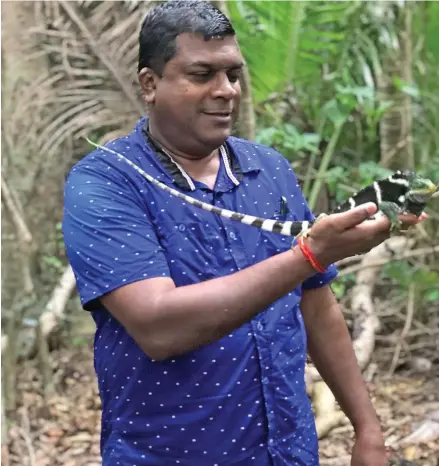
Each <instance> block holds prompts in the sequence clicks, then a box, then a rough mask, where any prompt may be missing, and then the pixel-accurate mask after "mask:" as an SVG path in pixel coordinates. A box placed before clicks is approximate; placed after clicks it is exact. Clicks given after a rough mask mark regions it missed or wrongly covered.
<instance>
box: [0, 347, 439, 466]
mask: <svg viewBox="0 0 439 466" xmlns="http://www.w3.org/2000/svg"><path fill="white" fill-rule="evenodd" d="M51 362H52V369H53V374H54V376H53V384H52V392H51V393H50V394H47V395H46V396H44V391H43V384H42V377H41V374H40V371H39V369H38V365H37V361H36V360H33V361H24V362H23V363H21V365H20V367H19V372H18V373H19V376H18V409H17V410H16V413H15V419H14V422H12V423H11V424H10V428H9V431H8V449H7V450H6V449H5V450H4V451H3V452H2V453H3V454H4V453H5V452H6V451H7V456H8V463H9V466H100V465H101V459H100V451H99V432H100V407H101V402H100V399H99V395H98V390H97V384H96V378H95V374H94V368H93V357H92V350H91V347H90V345H87V344H84V345H78V346H72V347H71V348H69V349H66V348H64V349H61V350H57V351H54V352H52V353H51ZM381 372H382V373H381ZM381 372H380V368H379V365H378V368H377V370H376V372H375V375H374V377H373V381H372V382H370V383H369V384H368V387H369V390H370V393H371V396H372V399H373V403H374V405H375V408H376V409H377V412H378V414H379V416H380V419H381V421H382V425H383V428H384V432H385V435H386V439H387V441H388V442H392V441H395V440H396V441H397V440H399V439H401V438H403V437H405V436H407V435H409V434H410V433H411V432H413V430H414V429H415V428H416V426H417V423H422V422H423V421H425V420H426V418H427V417H428V414H429V413H432V412H439V368H435V369H434V370H433V371H430V372H429V373H428V376H427V375H424V376H413V375H412V376H409V375H407V374H406V375H404V374H401V373H398V374H395V375H393V376H392V377H391V378H387V377H385V375H384V370H382V371H381ZM438 421H439V419H438ZM438 437H439V434H438V436H437V437H436V440H434V441H430V442H427V443H421V444H413V445H409V446H406V447H405V448H402V447H400V448H398V449H397V450H396V453H397V454H398V455H400V457H401V458H402V457H405V458H406V459H411V460H413V461H416V463H415V464H417V465H420V466H438V465H439V462H438V461H439V460H438V458H439V438H438ZM352 445H353V431H352V428H351V426H350V425H345V426H341V427H338V428H336V429H334V430H333V431H332V432H331V433H330V434H329V436H327V437H326V438H323V439H321V440H320V454H321V466H349V465H350V460H349V458H350V457H349V452H350V449H351V448H352ZM2 464H3V465H6V464H7V463H6V462H4V461H2ZM399 464H400V465H401V466H402V465H405V464H411V463H404V462H401V463H399Z"/></svg>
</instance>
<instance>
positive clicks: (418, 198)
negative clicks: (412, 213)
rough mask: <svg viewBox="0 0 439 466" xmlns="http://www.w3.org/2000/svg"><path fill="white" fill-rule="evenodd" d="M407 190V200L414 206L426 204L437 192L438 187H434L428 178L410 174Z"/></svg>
mask: <svg viewBox="0 0 439 466" xmlns="http://www.w3.org/2000/svg"><path fill="white" fill-rule="evenodd" d="M408 180H409V189H408V191H407V194H406V197H407V200H408V201H410V202H413V203H415V204H426V203H427V202H428V201H429V200H430V198H431V197H432V196H433V194H434V193H435V192H436V191H437V190H438V185H435V184H434V183H433V182H432V181H431V180H429V179H428V178H423V177H422V176H419V175H418V174H416V173H412V175H411V176H409V177H408Z"/></svg>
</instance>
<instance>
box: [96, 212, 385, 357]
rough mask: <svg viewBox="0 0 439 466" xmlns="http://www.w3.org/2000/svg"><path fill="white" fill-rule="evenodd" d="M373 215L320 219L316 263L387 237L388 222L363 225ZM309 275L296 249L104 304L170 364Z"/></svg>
mask: <svg viewBox="0 0 439 466" xmlns="http://www.w3.org/2000/svg"><path fill="white" fill-rule="evenodd" d="M370 209H371V210H370ZM375 210H376V207H375V206H374V205H369V210H368V209H367V206H363V207H359V208H357V209H355V210H351V211H349V212H344V213H342V214H335V215H331V216H328V217H326V218H324V219H322V220H321V221H319V222H317V223H316V224H315V225H314V226H313V227H312V230H311V234H312V241H311V240H310V244H311V248H312V249H315V251H318V255H317V258H318V259H319V260H320V262H321V263H322V264H323V265H329V264H330V263H333V262H335V261H336V260H338V259H340V258H342V257H346V256H349V255H354V254H357V253H359V252H361V251H364V250H369V249H370V248H372V247H374V246H376V245H377V244H379V243H380V242H382V241H383V240H384V239H385V238H387V236H388V229H389V223H388V220H387V219H385V218H381V219H378V220H375V221H369V222H363V221H364V220H365V219H366V218H367V217H368V216H370V215H371V213H373V212H374V211H375ZM219 253H220V252H219ZM314 273H315V271H314V270H313V269H312V268H311V266H310V264H309V263H308V262H307V261H306V260H305V259H304V257H303V255H302V253H301V252H300V250H299V249H298V248H294V250H289V251H286V252H284V253H281V254H278V255H276V256H274V257H271V258H268V259H266V260H264V261H262V262H260V263H258V264H255V265H253V266H251V267H248V268H246V269H244V270H240V271H239V272H236V273H234V274H231V275H228V276H225V277H220V278H215V279H212V280H208V281H205V282H202V283H197V284H193V285H188V286H182V287H175V285H174V283H173V281H172V280H171V279H170V278H153V279H148V280H141V281H137V282H133V283H131V284H129V285H126V286H122V287H119V288H117V289H115V290H114V291H112V292H110V293H108V294H106V295H105V296H103V297H101V301H102V303H103V304H104V306H105V307H106V308H107V309H108V310H109V312H110V313H112V314H113V315H114V316H115V318H116V319H118V320H119V321H120V323H121V324H122V325H123V326H124V327H125V328H126V329H127V332H128V333H130V334H131V336H132V337H133V338H134V339H135V340H136V342H137V343H138V345H139V346H140V347H141V348H142V349H143V350H144V351H145V353H147V354H148V355H149V356H150V357H152V358H153V359H167V358H169V357H172V356H174V355H178V354H182V353H185V352H187V351H191V350H193V349H195V348H198V347H200V346H203V345H206V344H208V343H211V342H212V341H215V340H218V339H220V338H222V337H223V336H225V335H227V334H228V333H230V332H231V331H233V330H235V329H236V328H238V327H240V326H241V325H242V324H244V323H245V322H247V321H249V320H250V319H251V318H253V317H254V316H255V315H256V314H258V313H259V312H261V311H263V310H264V309H266V308H267V307H268V306H269V305H270V304H271V303H273V302H274V301H276V300H277V299H279V298H280V297H281V296H283V295H285V294H286V293H288V292H289V291H291V290H293V289H294V288H296V287H297V286H298V285H300V284H301V283H302V282H303V281H304V280H305V279H306V278H308V277H310V276H311V275H313V274H314Z"/></svg>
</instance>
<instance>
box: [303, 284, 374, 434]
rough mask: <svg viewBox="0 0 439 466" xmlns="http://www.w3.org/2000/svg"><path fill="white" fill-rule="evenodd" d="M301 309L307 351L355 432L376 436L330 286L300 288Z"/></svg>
mask: <svg viewBox="0 0 439 466" xmlns="http://www.w3.org/2000/svg"><path fill="white" fill-rule="evenodd" d="M301 310H302V315H303V320H304V322H305V327H306V332H307V337H308V350H309V354H310V356H311V358H312V360H313V362H314V364H315V366H316V368H317V370H318V371H319V372H320V374H321V376H322V378H323V379H324V381H325V382H326V383H327V384H328V386H329V388H330V389H331V391H332V392H333V393H334V396H335V398H336V399H337V401H338V402H339V404H340V406H341V408H342V409H343V411H344V412H345V414H346V415H347V416H348V418H349V419H350V421H351V422H352V425H353V427H354V429H355V432H356V433H357V435H358V434H361V433H363V432H378V435H380V434H379V431H380V425H379V421H378V418H377V416H376V413H375V410H374V408H373V405H372V403H371V401H370V398H369V395H368V392H367V389H366V385H365V383H364V380H363V377H362V375H361V371H360V368H359V366H358V363H357V359H356V357H355V353H354V350H353V346H352V341H351V338H350V335H349V332H348V329H347V327H346V323H345V320H344V317H343V314H342V312H341V309H340V306H339V305H338V303H337V300H336V299H335V297H334V295H333V293H332V291H331V289H330V287H329V286H324V287H322V288H315V289H309V290H304V291H303V297H302V302H301Z"/></svg>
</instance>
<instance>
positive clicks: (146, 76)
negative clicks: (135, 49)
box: [138, 67, 159, 106]
mask: <svg viewBox="0 0 439 466" xmlns="http://www.w3.org/2000/svg"><path fill="white" fill-rule="evenodd" d="M138 79H139V84H140V89H141V91H142V96H143V100H144V101H145V104H146V105H147V106H149V105H152V104H153V103H154V100H155V92H156V83H157V80H158V79H159V77H158V76H157V75H156V74H155V73H154V71H153V70H152V69H151V68H147V67H145V68H142V69H141V70H140V71H139V74H138Z"/></svg>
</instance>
